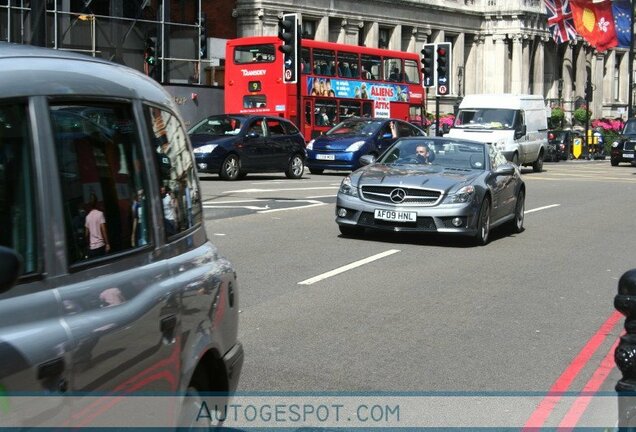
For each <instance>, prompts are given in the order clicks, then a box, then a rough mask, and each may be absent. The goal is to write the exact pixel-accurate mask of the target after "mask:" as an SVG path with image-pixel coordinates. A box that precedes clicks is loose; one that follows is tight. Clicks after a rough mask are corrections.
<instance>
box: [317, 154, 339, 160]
mask: <svg viewBox="0 0 636 432" xmlns="http://www.w3.org/2000/svg"><path fill="white" fill-rule="evenodd" d="M316 159H318V160H335V159H336V156H335V155H332V154H317V155H316Z"/></svg>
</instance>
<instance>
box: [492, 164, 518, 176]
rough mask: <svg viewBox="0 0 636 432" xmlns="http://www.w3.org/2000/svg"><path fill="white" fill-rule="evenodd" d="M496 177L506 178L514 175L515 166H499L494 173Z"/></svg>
mask: <svg viewBox="0 0 636 432" xmlns="http://www.w3.org/2000/svg"><path fill="white" fill-rule="evenodd" d="M494 173H495V175H497V176H508V175H513V174H514V173H515V166H514V165H513V164H511V163H507V164H504V165H501V166H500V167H498V168H497V169H496V170H495V171H494Z"/></svg>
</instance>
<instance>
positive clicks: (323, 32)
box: [314, 16, 357, 44]
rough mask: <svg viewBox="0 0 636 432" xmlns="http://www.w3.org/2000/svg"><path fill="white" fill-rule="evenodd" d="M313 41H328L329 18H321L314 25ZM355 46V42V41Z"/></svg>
mask: <svg viewBox="0 0 636 432" xmlns="http://www.w3.org/2000/svg"><path fill="white" fill-rule="evenodd" d="M314 39H315V40H317V41H328V40H329V17H328V16H323V17H322V18H320V19H319V20H318V22H317V23H316V34H315V35H314ZM356 44H357V41H356Z"/></svg>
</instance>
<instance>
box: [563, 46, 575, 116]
mask: <svg viewBox="0 0 636 432" xmlns="http://www.w3.org/2000/svg"><path fill="white" fill-rule="evenodd" d="M566 45H567V46H566V48H565V52H564V53H563V62H562V64H561V77H562V78H563V108H564V110H565V111H566V112H572V111H574V101H573V100H572V56H573V52H574V48H575V47H576V43H575V42H574V43H567V44H566Z"/></svg>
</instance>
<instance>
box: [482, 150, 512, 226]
mask: <svg viewBox="0 0 636 432" xmlns="http://www.w3.org/2000/svg"><path fill="white" fill-rule="evenodd" d="M488 148H489V158H490V165H491V173H492V174H491V175H490V181H491V188H492V192H493V203H492V206H493V209H492V221H493V222H495V221H497V220H499V219H501V218H502V217H505V216H507V215H509V214H511V213H512V212H514V207H515V199H516V196H515V190H514V185H515V182H514V181H513V180H514V175H507V174H505V175H504V174H494V171H496V170H497V168H500V167H502V166H504V165H506V164H508V161H507V160H506V158H505V156H504V155H503V154H502V153H501V152H500V151H499V150H497V149H496V148H494V147H493V146H488Z"/></svg>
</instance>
